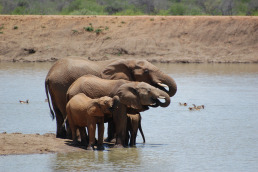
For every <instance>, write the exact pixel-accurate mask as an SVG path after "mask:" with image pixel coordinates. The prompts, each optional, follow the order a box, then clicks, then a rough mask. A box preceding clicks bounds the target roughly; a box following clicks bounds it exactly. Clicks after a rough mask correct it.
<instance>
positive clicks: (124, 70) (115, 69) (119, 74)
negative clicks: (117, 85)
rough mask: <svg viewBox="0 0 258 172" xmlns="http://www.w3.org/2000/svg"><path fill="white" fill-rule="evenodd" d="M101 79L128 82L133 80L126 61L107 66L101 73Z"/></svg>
mask: <svg viewBox="0 0 258 172" xmlns="http://www.w3.org/2000/svg"><path fill="white" fill-rule="evenodd" d="M101 77H102V78H103V79H111V80H117V79H124V80H128V81H132V80H133V77H132V74H131V70H130V68H129V66H128V65H127V61H126V60H118V61H115V62H113V63H111V64H109V65H108V66H106V67H105V68H104V69H103V71H102V72H101Z"/></svg>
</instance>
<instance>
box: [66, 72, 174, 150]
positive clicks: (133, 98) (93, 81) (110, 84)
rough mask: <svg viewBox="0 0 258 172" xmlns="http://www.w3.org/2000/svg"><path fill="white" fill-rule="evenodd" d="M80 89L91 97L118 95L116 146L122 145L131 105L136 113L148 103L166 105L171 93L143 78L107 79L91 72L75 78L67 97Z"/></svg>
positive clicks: (115, 111)
mask: <svg viewBox="0 0 258 172" xmlns="http://www.w3.org/2000/svg"><path fill="white" fill-rule="evenodd" d="M79 93H84V94H85V95H86V96H88V97H90V98H92V99H95V98H100V97H103V96H109V97H114V96H118V97H119V99H120V104H119V105H118V108H116V109H114V111H113V113H112V115H113V122H114V124H115V128H116V143H115V147H124V146H125V134H126V126H127V112H129V111H130V109H134V111H135V112H137V113H138V112H142V111H145V110H148V109H149V106H154V107H158V106H161V107H167V106H168V105H169V104H170V96H169V95H168V94H167V93H166V92H164V91H162V90H160V89H158V88H156V87H153V86H151V85H149V84H147V83H145V82H132V81H126V80H122V79H120V80H107V79H102V78H98V77H96V76H93V75H85V76H82V77H80V78H78V79H77V80H76V81H75V82H74V83H73V84H72V85H71V86H70V87H69V89H68V91H67V94H66V100H67V101H69V100H70V99H71V98H72V97H73V96H75V95H77V94H79ZM159 99H165V102H160V101H159ZM108 137H109V136H108Z"/></svg>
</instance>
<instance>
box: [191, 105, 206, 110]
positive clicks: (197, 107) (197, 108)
mask: <svg viewBox="0 0 258 172" xmlns="http://www.w3.org/2000/svg"><path fill="white" fill-rule="evenodd" d="M193 106H194V109H196V110H200V109H204V105H201V106H196V105H195V104H193Z"/></svg>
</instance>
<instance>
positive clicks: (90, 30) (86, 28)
mask: <svg viewBox="0 0 258 172" xmlns="http://www.w3.org/2000/svg"><path fill="white" fill-rule="evenodd" d="M84 29H85V30H86V31H88V32H93V30H94V29H93V27H84Z"/></svg>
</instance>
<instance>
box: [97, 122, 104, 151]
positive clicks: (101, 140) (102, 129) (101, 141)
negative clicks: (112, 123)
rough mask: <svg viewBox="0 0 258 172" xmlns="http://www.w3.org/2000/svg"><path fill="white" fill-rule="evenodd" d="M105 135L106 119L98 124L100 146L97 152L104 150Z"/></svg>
mask: <svg viewBox="0 0 258 172" xmlns="http://www.w3.org/2000/svg"><path fill="white" fill-rule="evenodd" d="M103 135H104V118H103V119H101V121H100V122H99V123H98V145H97V150H104V146H103Z"/></svg>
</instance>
